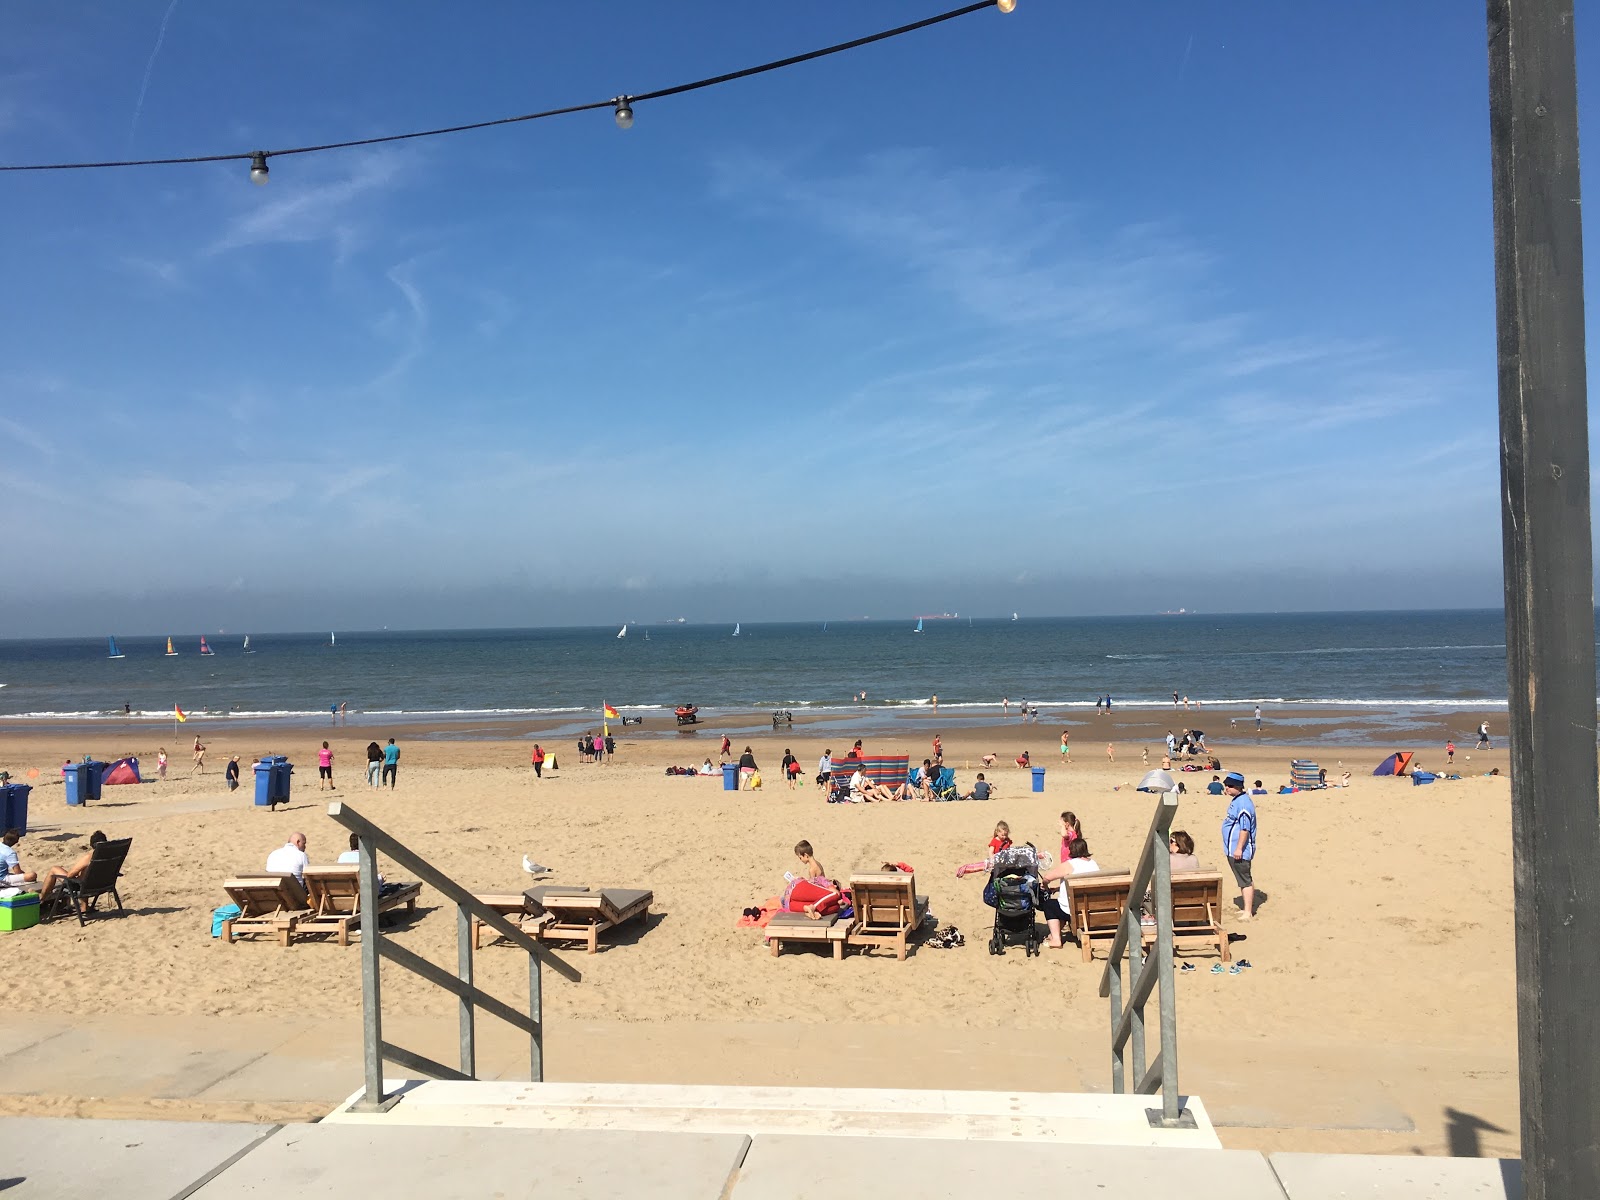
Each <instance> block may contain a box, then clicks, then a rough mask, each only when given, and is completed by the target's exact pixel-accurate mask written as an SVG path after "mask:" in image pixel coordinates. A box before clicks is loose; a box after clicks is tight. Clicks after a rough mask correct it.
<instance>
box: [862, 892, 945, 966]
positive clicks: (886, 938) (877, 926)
mask: <svg viewBox="0 0 1600 1200" xmlns="http://www.w3.org/2000/svg"><path fill="white" fill-rule="evenodd" d="M850 897H851V900H852V901H853V902H854V904H855V912H856V916H855V928H854V929H852V930H851V931H850V935H849V937H848V938H847V939H846V941H847V942H848V943H849V944H850V945H852V946H865V947H867V948H869V949H870V948H871V947H873V946H889V947H891V948H893V950H894V952H895V957H896V958H898V959H902V960H903V959H904V958H905V956H906V943H907V940H908V939H909V938H910V937H911V935H912V934H913V933H915V932H916V930H917V929H918V928H919V927H920V926H921V924H922V919H923V918H924V917H925V916H927V915H928V902H927V901H926V900H922V899H918V897H917V877H916V876H915V875H912V874H908V873H907V872H904V871H864V872H861V873H859V874H856V875H852V876H850Z"/></svg>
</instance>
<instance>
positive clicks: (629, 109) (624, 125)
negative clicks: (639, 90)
mask: <svg viewBox="0 0 1600 1200" xmlns="http://www.w3.org/2000/svg"><path fill="white" fill-rule="evenodd" d="M628 99H629V97H627V96H618V97H617V98H616V99H615V100H613V101H612V102H611V103H613V104H615V105H616V106H617V128H618V129H632V128H633V106H632V105H631V104H629V103H628Z"/></svg>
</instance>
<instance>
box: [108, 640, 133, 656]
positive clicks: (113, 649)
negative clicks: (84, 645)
mask: <svg viewBox="0 0 1600 1200" xmlns="http://www.w3.org/2000/svg"><path fill="white" fill-rule="evenodd" d="M109 640H110V642H111V653H110V654H107V655H106V657H107V658H127V657H128V656H127V655H126V654H124V653H123V652H122V651H121V650H118V649H117V639H116V638H111V639H109Z"/></svg>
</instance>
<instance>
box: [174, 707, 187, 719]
mask: <svg viewBox="0 0 1600 1200" xmlns="http://www.w3.org/2000/svg"><path fill="white" fill-rule="evenodd" d="M172 715H173V716H174V717H176V718H177V719H178V720H180V721H187V720H188V719H189V716H188V714H187V713H185V712H184V711H183V709H181V708H179V707H178V706H177V705H176V704H174V705H173V706H172Z"/></svg>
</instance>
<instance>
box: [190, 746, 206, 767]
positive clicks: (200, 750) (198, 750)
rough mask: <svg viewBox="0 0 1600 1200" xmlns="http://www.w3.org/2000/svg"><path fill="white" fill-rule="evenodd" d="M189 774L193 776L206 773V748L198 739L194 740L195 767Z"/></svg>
mask: <svg viewBox="0 0 1600 1200" xmlns="http://www.w3.org/2000/svg"><path fill="white" fill-rule="evenodd" d="M189 773H190V774H192V775H204V774H205V773H206V748H205V747H204V746H203V745H201V744H200V739H199V738H198V737H196V738H195V739H194V766H192V767H191V768H189Z"/></svg>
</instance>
